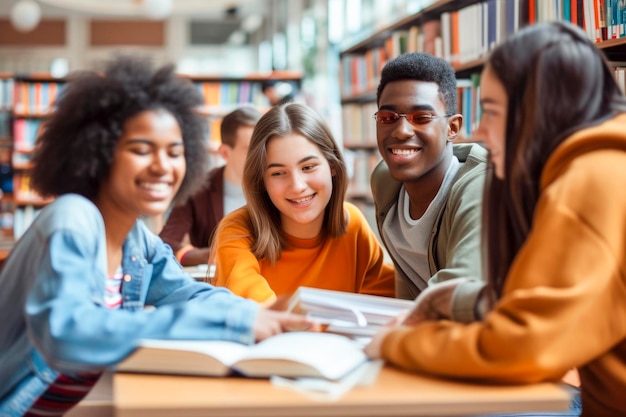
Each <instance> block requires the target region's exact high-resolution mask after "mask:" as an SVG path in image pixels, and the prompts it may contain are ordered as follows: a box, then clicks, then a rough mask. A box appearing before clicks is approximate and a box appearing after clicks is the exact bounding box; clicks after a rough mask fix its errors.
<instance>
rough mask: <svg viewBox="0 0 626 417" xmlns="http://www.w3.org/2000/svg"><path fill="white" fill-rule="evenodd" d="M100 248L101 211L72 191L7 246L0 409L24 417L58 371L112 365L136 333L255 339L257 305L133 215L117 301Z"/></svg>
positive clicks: (1, 279)
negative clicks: (209, 278)
mask: <svg viewBox="0 0 626 417" xmlns="http://www.w3.org/2000/svg"><path fill="white" fill-rule="evenodd" d="M106 250H107V248H106V240H105V231H104V222H103V219H102V217H101V215H100V212H99V210H98V209H97V208H96V206H95V205H94V204H93V203H92V202H90V201H89V200H87V199H86V198H84V197H81V196H78V195H72V194H69V195H64V196H61V197H59V198H57V199H56V200H55V201H54V202H53V203H51V204H49V205H48V206H47V207H45V208H44V209H43V210H42V211H41V213H40V214H39V215H38V216H37V218H36V219H35V221H34V222H33V224H32V225H31V227H30V228H29V229H28V230H27V232H26V233H25V234H24V235H23V236H22V237H21V238H20V240H19V242H18V243H17V245H16V246H15V248H14V249H13V250H12V252H11V254H10V255H9V257H8V259H7V260H6V262H5V264H4V267H3V269H2V272H1V273H0V320H1V324H0V417H5V416H6V417H11V416H21V415H22V414H23V413H24V411H25V410H27V409H28V408H29V406H30V405H31V404H32V402H33V401H34V400H35V399H36V398H37V397H39V396H40V395H41V394H42V393H43V392H44V391H45V390H46V388H47V387H48V386H49V384H50V383H51V382H53V381H54V379H55V378H56V376H57V375H58V374H59V373H60V372H62V373H75V372H99V371H102V370H103V369H105V368H107V367H112V366H114V365H115V364H116V363H118V362H119V361H121V360H122V359H124V358H125V357H126V356H127V355H129V354H130V353H131V352H132V351H133V350H134V349H135V348H136V346H137V342H138V340H139V339H143V338H158V339H223V340H232V341H237V342H241V343H246V344H249V343H253V342H254V335H253V331H252V326H253V323H254V320H255V318H256V313H257V309H258V305H257V304H256V303H254V302H253V301H250V300H245V299H243V298H240V297H236V296H234V295H232V293H230V292H229V291H228V290H226V289H223V288H215V287H213V286H211V285H209V284H205V283H200V282H196V281H195V280H194V279H193V278H191V277H190V276H189V275H187V274H185V273H184V272H183V271H182V269H181V266H180V264H179V263H178V261H176V259H175V257H174V255H173V253H172V250H171V249H170V247H169V246H168V245H166V244H165V243H163V241H162V240H161V239H160V238H159V237H157V236H156V235H154V234H153V233H151V232H150V231H149V230H148V229H147V227H146V226H145V225H144V224H143V223H142V222H141V221H140V220H139V221H137V223H136V225H135V226H134V227H133V229H132V230H131V231H130V233H129V234H128V236H127V238H126V242H125V243H124V248H123V259H122V269H123V273H124V278H123V284H122V298H123V304H122V308H121V309H118V310H109V309H107V308H106V307H105V305H104V295H105V281H106V275H107V256H106ZM145 306H153V307H155V308H150V309H144V307H145Z"/></svg>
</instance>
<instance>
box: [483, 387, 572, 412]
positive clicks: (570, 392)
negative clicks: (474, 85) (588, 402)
mask: <svg viewBox="0 0 626 417" xmlns="http://www.w3.org/2000/svg"><path fill="white" fill-rule="evenodd" d="M562 385H563V387H564V388H565V389H566V390H567V391H568V392H569V394H570V396H571V400H570V403H569V410H568V411H544V412H541V411H533V412H527V413H526V412H523V413H511V414H484V415H480V416H474V417H578V416H580V413H581V412H582V410H583V408H582V403H581V401H580V390H579V389H578V388H576V387H573V386H571V385H568V384H562Z"/></svg>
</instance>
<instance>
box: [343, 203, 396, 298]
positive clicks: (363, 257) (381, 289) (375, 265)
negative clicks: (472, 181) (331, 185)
mask: <svg viewBox="0 0 626 417" xmlns="http://www.w3.org/2000/svg"><path fill="white" fill-rule="evenodd" d="M345 207H346V210H347V211H348V215H349V216H350V223H349V226H348V229H349V230H348V235H354V236H355V242H356V251H357V254H356V276H357V279H358V280H359V282H358V283H357V285H358V289H357V292H359V293H362V294H371V295H379V296H384V297H394V296H395V279H394V267H393V265H391V264H389V263H385V256H384V252H383V249H382V246H381V245H380V242H379V241H378V238H377V237H376V235H375V234H374V232H373V231H372V228H371V227H370V226H369V223H368V222H367V220H366V219H365V216H363V213H361V211H360V210H359V209H358V208H357V207H356V206H354V205H352V204H350V203H346V204H345Z"/></svg>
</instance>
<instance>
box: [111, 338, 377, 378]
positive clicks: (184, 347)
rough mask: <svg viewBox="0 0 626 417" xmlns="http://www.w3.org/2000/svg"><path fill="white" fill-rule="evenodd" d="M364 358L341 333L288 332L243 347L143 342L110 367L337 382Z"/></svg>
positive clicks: (195, 342) (216, 342) (199, 342)
mask: <svg viewBox="0 0 626 417" xmlns="http://www.w3.org/2000/svg"><path fill="white" fill-rule="evenodd" d="M367 360H368V359H367V356H366V355H365V353H364V352H363V348H362V346H361V345H359V344H358V343H357V342H355V341H353V340H351V339H349V338H347V337H345V336H342V335H337V334H331V333H321V332H288V333H280V334H278V335H275V336H272V337H269V338H267V339H265V340H263V341H261V342H259V343H257V344H254V345H249V346H248V345H243V344H240V343H236V342H229V341H222V340H211V341H206V340H152V339H149V340H143V341H141V343H140V345H139V348H138V349H137V350H136V351H135V352H133V353H132V354H131V355H130V356H129V357H128V358H126V359H125V360H124V361H122V362H121V363H119V364H118V365H117V366H116V371H118V372H141V373H158V374H180V375H199V376H215V377H221V376H228V375H231V374H235V375H243V376H247V377H255V378H269V377H271V376H282V377H292V378H298V377H311V378H324V379H328V380H338V379H341V378H343V377H344V376H346V375H348V374H349V373H350V372H351V371H353V370H354V369H356V368H357V367H359V365H361V364H363V363H365V362H366V361H367Z"/></svg>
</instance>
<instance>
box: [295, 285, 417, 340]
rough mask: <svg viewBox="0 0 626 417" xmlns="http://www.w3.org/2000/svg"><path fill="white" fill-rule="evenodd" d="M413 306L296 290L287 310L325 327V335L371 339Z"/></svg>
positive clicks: (390, 300)
mask: <svg viewBox="0 0 626 417" xmlns="http://www.w3.org/2000/svg"><path fill="white" fill-rule="evenodd" d="M413 306H414V301H413V300H401V299H398V298H389V297H381V296H376V295H367V294H356V293H349V292H343V291H333V290H324V289H319V288H310V287H300V288H298V290H297V291H296V292H295V293H294V294H293V295H292V296H291V298H290V300H289V305H288V307H287V310H288V311H291V312H294V313H298V314H304V315H307V316H308V317H310V318H312V319H314V320H316V321H318V322H319V323H322V324H325V325H327V326H328V327H327V328H326V332H329V333H338V334H343V335H349V336H354V337H371V336H373V335H374V334H375V333H376V332H377V331H378V330H379V329H380V328H381V327H382V326H384V325H385V324H387V323H389V322H390V321H391V320H392V319H394V318H395V317H397V316H398V315H399V314H401V313H404V312H406V311H408V310H410V309H412V308H413Z"/></svg>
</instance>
